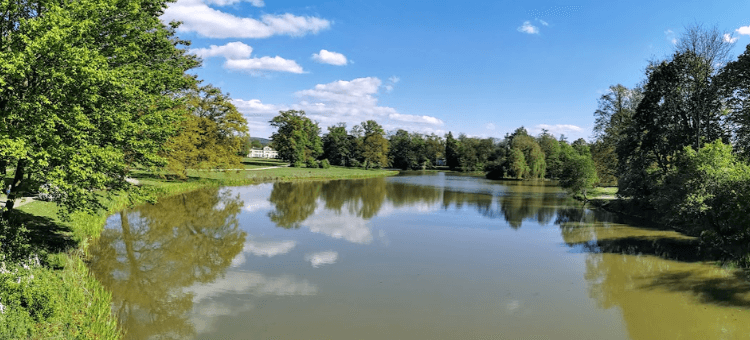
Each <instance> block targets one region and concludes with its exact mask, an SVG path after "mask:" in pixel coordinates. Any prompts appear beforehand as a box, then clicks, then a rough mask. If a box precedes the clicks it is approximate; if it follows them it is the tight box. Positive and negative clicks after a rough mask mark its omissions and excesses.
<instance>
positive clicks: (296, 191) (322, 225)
mask: <svg viewBox="0 0 750 340" xmlns="http://www.w3.org/2000/svg"><path fill="white" fill-rule="evenodd" d="M425 178H427V179H429V180H425ZM457 178H458V180H457V179H456V178H454V177H451V176H447V177H446V176H445V175H444V174H443V173H439V174H438V175H434V176H419V177H396V178H373V179H365V180H345V181H344V180H342V181H328V182H302V183H275V184H274V185H273V190H272V192H271V197H270V199H269V201H270V203H271V206H272V207H273V210H272V211H271V212H270V213H269V217H270V219H271V220H272V221H273V222H275V223H276V225H277V226H279V227H282V228H299V227H300V226H301V225H303V224H304V225H305V226H308V227H310V229H311V230H313V231H315V232H322V233H325V234H328V235H331V236H334V237H337V238H342V237H343V238H345V239H347V240H350V241H352V242H355V243H369V242H370V240H371V239H372V236H371V235H370V232H369V229H366V228H361V226H362V225H363V224H366V220H369V219H371V218H372V217H374V216H375V215H383V213H384V211H383V210H386V211H388V210H393V209H400V208H404V207H408V208H410V209H412V210H416V211H422V212H430V211H433V210H435V209H441V208H442V209H443V210H449V209H459V210H460V209H463V208H464V207H469V208H473V209H475V210H476V211H477V212H478V213H479V214H481V215H482V216H485V217H488V218H502V219H504V220H505V221H506V222H507V223H508V225H509V226H511V227H512V228H514V229H518V228H520V227H521V225H522V224H523V221H525V220H533V221H535V222H536V223H538V224H542V225H546V224H549V223H550V222H551V221H552V220H553V219H554V218H555V216H556V210H557V208H558V207H560V206H561V205H563V203H564V202H567V201H569V199H567V198H566V197H565V195H564V194H563V193H562V192H561V191H560V189H559V188H557V187H555V186H554V185H553V184H550V183H548V182H537V183H528V182H524V183H522V182H499V181H493V182H489V181H488V182H486V183H479V185H477V182H478V181H482V180H481V179H478V178H473V177H457ZM319 207H320V208H322V209H318V208H319ZM386 213H387V212H386ZM321 215H325V217H324V218H321ZM352 217H357V218H352Z"/></svg>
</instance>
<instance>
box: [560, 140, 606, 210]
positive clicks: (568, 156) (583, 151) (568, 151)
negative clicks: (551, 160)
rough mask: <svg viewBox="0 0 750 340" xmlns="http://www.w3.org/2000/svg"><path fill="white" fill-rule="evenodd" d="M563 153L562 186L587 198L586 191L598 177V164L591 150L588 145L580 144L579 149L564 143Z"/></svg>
mask: <svg viewBox="0 0 750 340" xmlns="http://www.w3.org/2000/svg"><path fill="white" fill-rule="evenodd" d="M561 153H562V154H563V157H562V159H563V167H562V173H561V174H560V186H562V187H563V188H565V189H567V190H569V191H570V192H572V193H574V194H580V195H582V196H583V199H584V200H585V199H587V197H586V191H587V190H588V189H590V188H592V187H593V186H594V183H596V182H597V180H598V178H597V177H596V166H595V165H594V160H593V159H591V152H590V151H589V149H588V146H587V145H585V144H583V145H580V144H579V146H578V150H576V148H573V147H572V146H570V145H568V144H567V143H562V148H561Z"/></svg>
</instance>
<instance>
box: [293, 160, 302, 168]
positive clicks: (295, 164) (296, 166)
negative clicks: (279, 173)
mask: <svg viewBox="0 0 750 340" xmlns="http://www.w3.org/2000/svg"><path fill="white" fill-rule="evenodd" d="M303 164H304V163H302V162H301V161H296V162H294V163H292V166H293V167H295V168H301V167H302V165H303Z"/></svg>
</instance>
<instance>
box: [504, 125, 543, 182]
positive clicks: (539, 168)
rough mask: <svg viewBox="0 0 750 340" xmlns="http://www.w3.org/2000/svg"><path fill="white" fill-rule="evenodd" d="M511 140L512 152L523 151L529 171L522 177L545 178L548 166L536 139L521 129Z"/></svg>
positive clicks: (517, 130)
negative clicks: (514, 150) (515, 150)
mask: <svg viewBox="0 0 750 340" xmlns="http://www.w3.org/2000/svg"><path fill="white" fill-rule="evenodd" d="M510 140H511V141H510V147H511V150H513V149H517V150H519V151H521V152H522V153H523V156H524V160H525V162H526V169H527V170H528V171H526V172H525V173H524V174H523V176H522V177H523V178H526V177H530V178H543V177H544V175H545V172H546V170H547V164H546V162H545V160H544V157H545V156H544V153H543V152H542V149H541V147H540V146H539V144H538V143H537V142H536V139H534V138H533V137H531V136H529V135H528V133H527V132H526V129H524V128H523V127H520V128H518V129H516V131H515V132H514V133H513V134H512V135H511V137H510ZM516 174H518V173H516ZM517 178H520V177H517Z"/></svg>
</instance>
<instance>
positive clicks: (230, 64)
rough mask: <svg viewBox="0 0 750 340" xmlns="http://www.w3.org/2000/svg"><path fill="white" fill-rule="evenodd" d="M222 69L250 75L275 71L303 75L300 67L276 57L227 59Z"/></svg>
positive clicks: (291, 61)
mask: <svg viewBox="0 0 750 340" xmlns="http://www.w3.org/2000/svg"><path fill="white" fill-rule="evenodd" d="M224 68H226V69H230V70H238V71H243V72H247V73H250V74H251V75H259V74H263V72H262V71H276V72H289V73H305V71H304V70H303V69H302V66H299V64H297V62H296V61H294V60H289V59H284V58H282V57H279V56H276V57H274V58H271V57H261V58H252V59H227V61H226V62H224Z"/></svg>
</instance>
